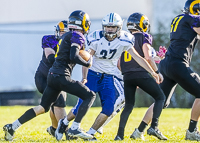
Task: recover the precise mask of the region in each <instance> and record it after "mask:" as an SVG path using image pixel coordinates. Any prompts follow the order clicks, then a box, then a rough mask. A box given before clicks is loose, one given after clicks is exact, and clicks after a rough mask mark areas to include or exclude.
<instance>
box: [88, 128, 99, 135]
mask: <svg viewBox="0 0 200 143" xmlns="http://www.w3.org/2000/svg"><path fill="white" fill-rule="evenodd" d="M96 132H97V131H96V130H95V129H93V128H90V130H89V131H88V132H87V133H88V134H90V135H94V134H95V133H96Z"/></svg>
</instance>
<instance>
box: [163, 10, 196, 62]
mask: <svg viewBox="0 0 200 143" xmlns="http://www.w3.org/2000/svg"><path fill="white" fill-rule="evenodd" d="M193 27H200V16H199V15H190V14H180V15H178V16H176V17H175V18H174V19H173V20H172V22H171V31H170V45H169V48H168V50H167V53H166V55H170V56H172V57H175V58H178V59H181V60H183V61H184V62H185V63H187V64H189V63H190V62H191V59H192V55H193V52H194V48H195V45H196V43H197V41H198V40H199V39H198V37H197V33H196V32H195V31H194V30H193Z"/></svg>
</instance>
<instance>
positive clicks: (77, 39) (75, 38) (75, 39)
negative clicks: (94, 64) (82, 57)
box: [70, 31, 85, 49]
mask: <svg viewBox="0 0 200 143" xmlns="http://www.w3.org/2000/svg"><path fill="white" fill-rule="evenodd" d="M70 41H71V44H72V43H76V44H78V45H80V47H81V49H83V48H85V37H84V35H83V34H82V33H80V32H77V31H74V32H72V37H71V39H70Z"/></svg>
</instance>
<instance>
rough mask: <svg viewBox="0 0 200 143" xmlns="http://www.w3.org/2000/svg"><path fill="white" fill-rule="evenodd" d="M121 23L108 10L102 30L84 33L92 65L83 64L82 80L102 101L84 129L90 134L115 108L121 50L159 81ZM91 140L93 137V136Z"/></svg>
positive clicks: (115, 14)
mask: <svg viewBox="0 0 200 143" xmlns="http://www.w3.org/2000/svg"><path fill="white" fill-rule="evenodd" d="M122 24H123V20H122V18H121V17H120V16H119V15H118V14H117V13H109V14H107V15H106V16H105V17H104V18H103V20H102V30H96V31H94V32H92V33H90V34H89V35H88V36H87V40H88V46H89V52H90V54H91V55H92V56H93V65H92V67H91V68H90V69H89V70H88V68H87V67H83V74H82V76H83V79H82V82H83V83H85V84H86V86H87V87H89V89H90V90H92V91H94V92H98V94H99V96H100V100H101V105H102V111H101V113H100V114H99V115H98V117H97V118H96V120H95V122H94V124H93V125H92V127H91V128H90V130H89V131H88V132H87V133H88V134H91V135H94V134H95V133H96V132H97V130H98V129H99V128H100V127H101V126H102V125H103V124H104V123H105V121H106V120H107V119H108V117H109V116H111V115H112V113H113V111H114V110H115V109H114V105H115V101H116V99H117V96H116V85H115V82H116V81H117V82H119V79H118V78H117V77H116V76H115V72H116V69H117V62H118V59H119V57H120V56H121V53H122V52H123V51H125V50H126V51H128V52H129V53H130V54H131V56H132V57H133V58H134V59H135V60H136V61H137V62H138V63H139V64H140V65H141V66H142V67H144V68H145V69H146V70H147V71H148V72H149V73H151V74H152V75H153V76H154V77H155V79H156V81H157V82H158V83H160V82H161V81H162V79H160V75H158V74H157V73H155V71H154V70H153V69H152V67H151V66H150V65H149V64H148V63H147V61H146V60H145V59H144V58H142V57H141V56H140V55H139V54H138V53H137V52H136V51H135V49H134V42H135V41H134V37H133V35H131V34H130V33H128V32H126V31H124V30H122ZM81 102H82V101H81V99H79V101H78V104H77V106H76V107H75V109H74V111H76V110H77V109H79V108H80V107H79V106H80V105H82V104H81ZM77 113H79V112H77ZM74 114H76V113H75V112H74ZM76 116H77V115H76ZM64 121H65V124H68V122H69V120H68V118H67V117H66V118H65V119H64ZM58 127H59V126H58ZM57 129H58V128H57ZM59 134H63V132H60V133H59ZM93 140H96V138H95V137H93Z"/></svg>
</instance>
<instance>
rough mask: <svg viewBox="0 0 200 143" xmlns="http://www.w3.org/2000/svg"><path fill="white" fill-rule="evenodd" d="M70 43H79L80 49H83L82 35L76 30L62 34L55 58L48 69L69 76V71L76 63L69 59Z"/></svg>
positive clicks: (83, 38)
mask: <svg viewBox="0 0 200 143" xmlns="http://www.w3.org/2000/svg"><path fill="white" fill-rule="evenodd" d="M72 43H76V44H78V45H80V47H81V49H83V48H84V46H85V37H84V35H83V34H82V33H80V32H78V31H69V32H66V33H65V34H64V35H63V36H62V38H61V39H60V41H59V48H58V52H57V55H56V59H55V62H54V64H53V66H52V67H51V68H50V70H49V71H50V72H52V73H57V74H61V75H67V76H71V72H72V70H73V68H74V66H75V65H76V63H74V62H73V61H71V60H70V50H71V44H72Z"/></svg>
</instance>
